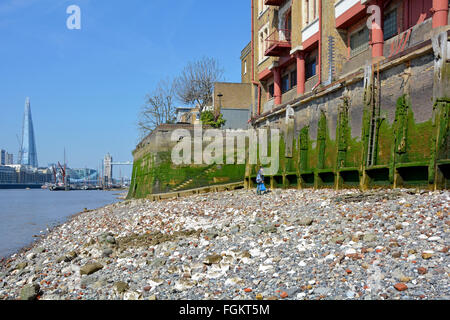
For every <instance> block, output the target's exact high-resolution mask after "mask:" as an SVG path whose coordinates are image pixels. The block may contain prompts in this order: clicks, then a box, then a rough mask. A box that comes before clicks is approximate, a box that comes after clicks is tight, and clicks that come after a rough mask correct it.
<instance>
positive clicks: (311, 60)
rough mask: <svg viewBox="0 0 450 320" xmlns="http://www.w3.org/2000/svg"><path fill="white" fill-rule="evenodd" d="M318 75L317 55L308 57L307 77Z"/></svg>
mask: <svg viewBox="0 0 450 320" xmlns="http://www.w3.org/2000/svg"><path fill="white" fill-rule="evenodd" d="M315 75H316V57H315V56H314V57H308V59H307V60H306V79H309V78H311V77H314V76H315Z"/></svg>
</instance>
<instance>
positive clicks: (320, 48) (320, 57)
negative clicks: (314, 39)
mask: <svg viewBox="0 0 450 320" xmlns="http://www.w3.org/2000/svg"><path fill="white" fill-rule="evenodd" d="M321 83H322V0H319V81H317V84H316V85H315V86H314V87H313V88H312V89H311V91H314V89H316V88H317V87H318V86H319V84H321Z"/></svg>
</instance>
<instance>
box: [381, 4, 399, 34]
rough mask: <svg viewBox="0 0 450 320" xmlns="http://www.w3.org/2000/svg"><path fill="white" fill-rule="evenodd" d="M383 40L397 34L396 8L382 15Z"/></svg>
mask: <svg viewBox="0 0 450 320" xmlns="http://www.w3.org/2000/svg"><path fill="white" fill-rule="evenodd" d="M383 29H384V40H387V39H390V38H392V37H393V36H395V35H396V34H397V9H394V10H392V11H391V12H389V13H388V14H386V15H385V16H384V26H383Z"/></svg>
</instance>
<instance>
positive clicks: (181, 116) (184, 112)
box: [175, 107, 192, 123]
mask: <svg viewBox="0 0 450 320" xmlns="http://www.w3.org/2000/svg"><path fill="white" fill-rule="evenodd" d="M191 111H192V108H188V107H178V108H176V109H175V117H176V119H177V123H190V121H189V119H190V118H189V115H190V113H191Z"/></svg>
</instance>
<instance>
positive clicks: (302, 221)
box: [297, 217, 314, 226]
mask: <svg viewBox="0 0 450 320" xmlns="http://www.w3.org/2000/svg"><path fill="white" fill-rule="evenodd" d="M313 222H314V219H313V218H309V217H306V218H301V219H298V220H297V224H298V225H299V226H310V225H312V224H313Z"/></svg>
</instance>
